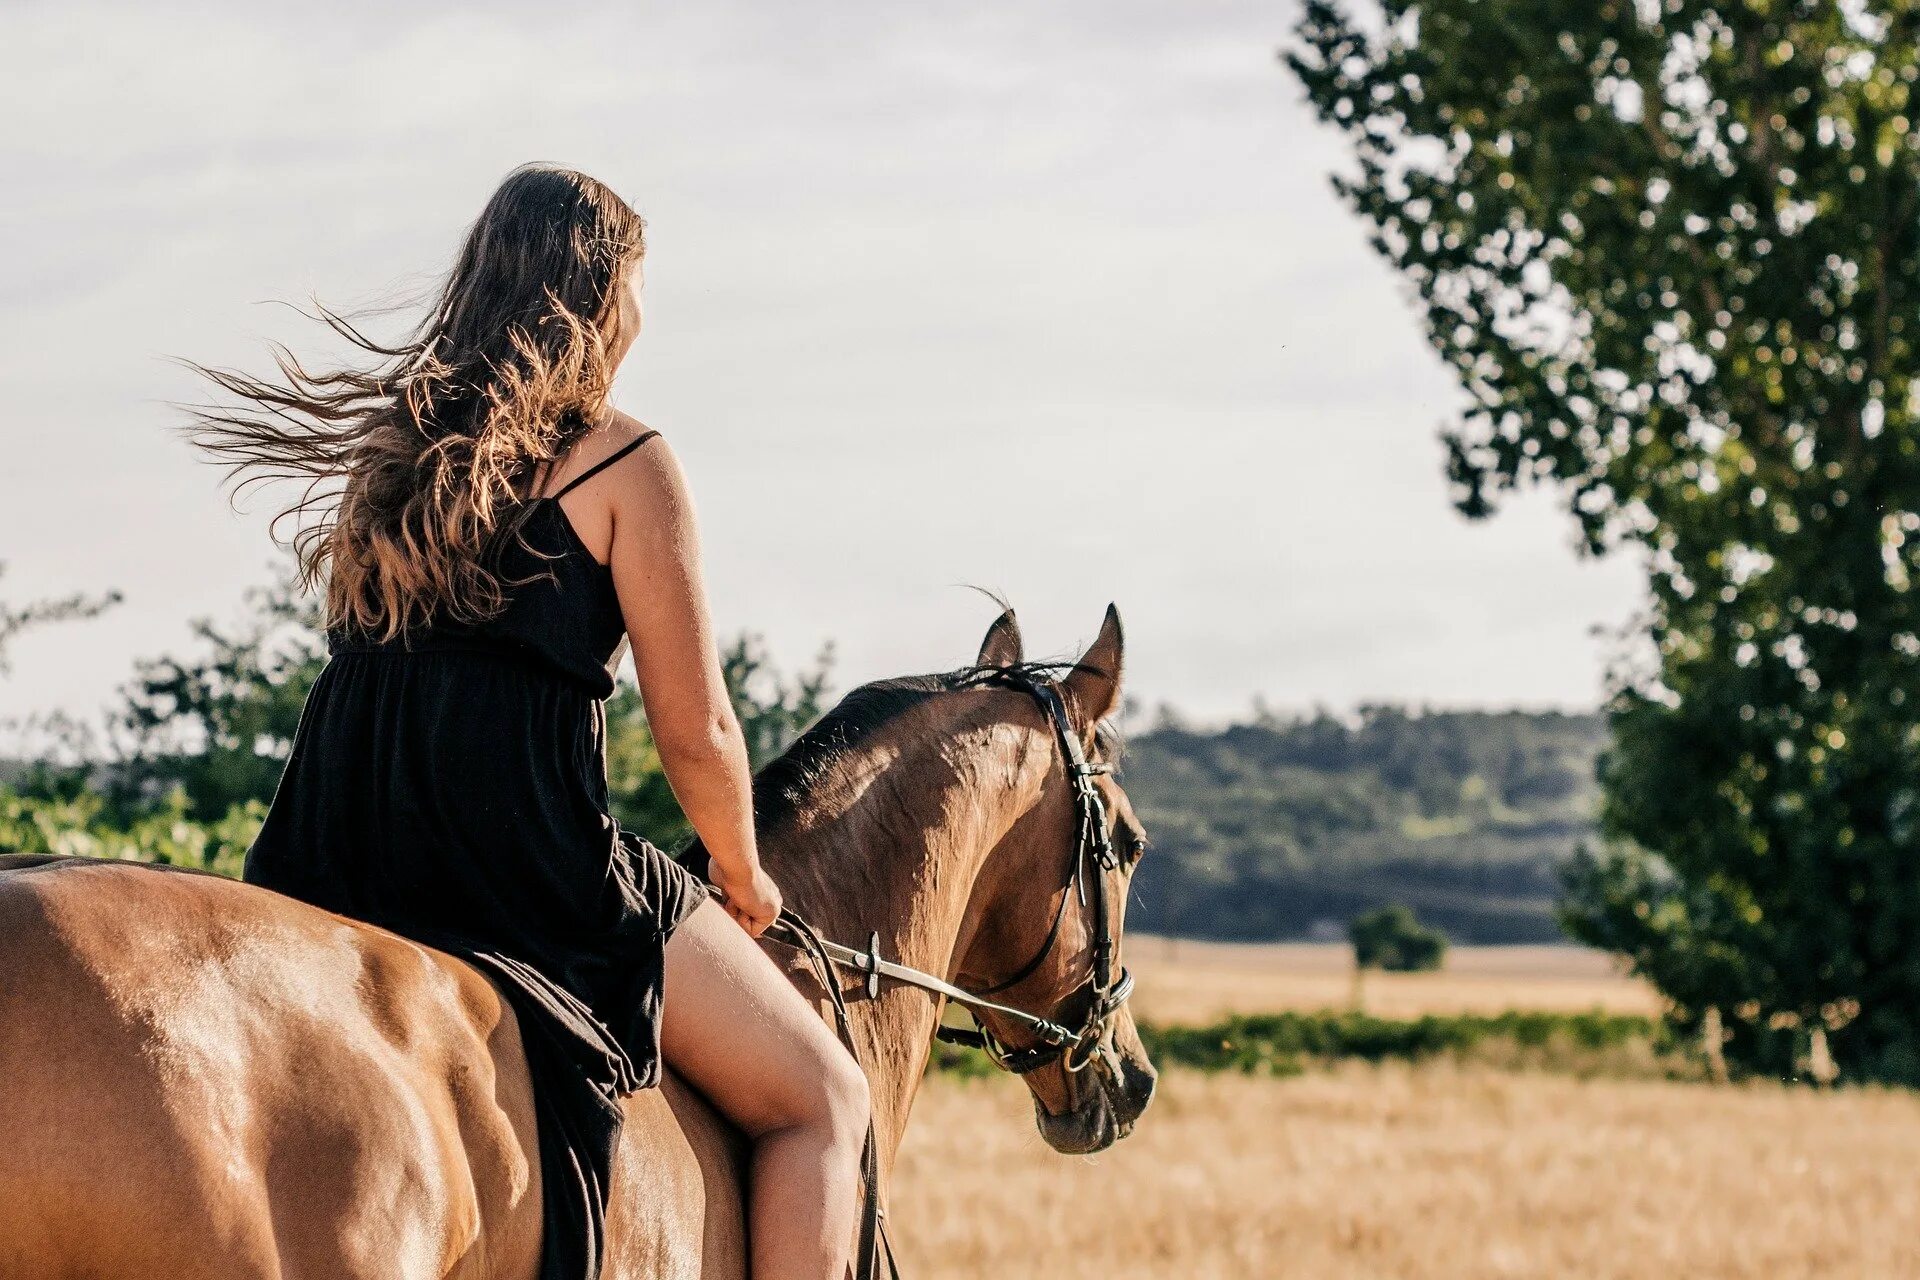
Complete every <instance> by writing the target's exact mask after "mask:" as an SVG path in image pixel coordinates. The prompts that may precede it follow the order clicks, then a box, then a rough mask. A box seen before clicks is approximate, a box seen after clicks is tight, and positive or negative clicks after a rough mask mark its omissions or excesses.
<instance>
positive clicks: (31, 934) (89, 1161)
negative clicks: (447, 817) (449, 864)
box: [0, 858, 539, 1280]
mask: <svg viewBox="0 0 1920 1280" xmlns="http://www.w3.org/2000/svg"><path fill="white" fill-rule="evenodd" d="M443 959H444V958H441V957H438V956H437V955H436V954H434V953H430V952H428V951H427V950H426V949H425V948H422V947H418V946H415V945H413V944H411V943H408V942H406V941H405V940H404V939H400V938H397V937H395V936H393V935H391V934H388V933H385V932H384V931H381V930H375V929H370V928H367V927H364V926H359V925H355V924H353V923H351V922H349V921H345V920H342V919H340V918H339V917H336V916H332V915H329V914H328V913H326V912H322V911H318V910H316V909H314V908H311V907H308V906H305V905H304V904H301V903H297V902H294V901H293V900H291V899H287V898H283V897H281V896H280V895H277V894H272V893H268V892H267V891H265V890H262V889H259V888H256V887H254V886H250V885H243V884H239V883H237V882H234V881H230V880H224V879H221V878H219V877H215V876H207V875H198V874H193V873H187V872H168V871H164V870H159V869H154V868H146V867H138V866H134V865H131V864H123V863H110V862H94V861H89V860H78V859H70V860H54V859H43V858H42V859H30V858H0V1079H4V1081H5V1082H6V1083H5V1087H4V1088H3V1089H0V1277H8V1278H11V1277H13V1276H16V1275H17V1276H23V1277H24V1276H34V1277H49V1278H52V1277H60V1276H68V1275H72V1276H81V1275H85V1276H89V1277H96V1276H97V1277H101V1278H103V1280H105V1278H107V1277H115V1278H117V1277H122V1276H128V1277H131V1276H151V1275H167V1274H172V1275H196V1276H206V1277H210V1278H219V1277H227V1276H233V1277H240V1276H246V1277H257V1276H262V1275H282V1276H287V1277H294V1276H304V1275H313V1276H321V1275H327V1276H342V1277H358V1276H367V1277H373V1276H381V1277H408V1278H411V1277H416V1276H418V1277H436V1278H437V1277H455V1276H487V1277H502V1278H503V1280H504V1278H505V1277H513V1280H520V1278H521V1277H529V1276H531V1275H532V1274H533V1267H534V1257H535V1252H536V1250H537V1247H538V1230H539V1225H538V1224H539V1189H538V1186H537V1180H536V1178H535V1176H534V1174H535V1166H534V1165H533V1163H532V1162H531V1160H530V1159H529V1157H528V1156H527V1155H526V1154H524V1153H527V1152H531V1151H532V1150H533V1145H532V1143H533V1112H532V1105H531V1096H530V1094H529V1092H528V1090H527V1082H526V1080H525V1072H524V1068H519V1069H516V1070H512V1071H496V1070H495V1065H494V1064H495V1063H496V1062H518V1060H519V1058H520V1044H519V1038H518V1031H517V1028H516V1025H515V1024H514V1022H513V1021H512V1018H511V1016H510V1014H509V1012H508V1011H507V1009H506V1007H505V1005H504V1003H503V1002H502V1001H501V1000H500V999H499V997H498V996H497V994H496V993H495V992H494V991H493V990H492V988H491V987H490V986H489V985H488V984H487V983H486V982H485V981H484V980H482V979H481V978H480V977H479V976H478V975H477V974H474V973H472V972H471V971H470V970H466V969H465V967H464V966H450V965H448V964H447V963H443Z"/></svg>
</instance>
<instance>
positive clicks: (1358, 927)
mask: <svg viewBox="0 0 1920 1280" xmlns="http://www.w3.org/2000/svg"><path fill="white" fill-rule="evenodd" d="M1347 937H1348V938H1349V939H1351V940H1352V942H1353V962H1354V964H1355V965H1357V966H1358V967H1360V968H1362V969H1389V970H1392V971H1394V972H1396V973H1421V972H1426V971H1428V970H1432V969H1438V968H1439V967H1440V966H1441V965H1442V964H1444V963H1445V962H1446V958H1447V935H1446V934H1444V933H1441V932H1440V931H1439V930H1438V929H1430V928H1428V927H1427V926H1426V925H1423V924H1421V923H1420V922H1419V921H1418V920H1417V919H1415V918H1414V914H1413V912H1412V910H1411V909H1409V908H1407V907H1403V906H1400V905H1398V904H1395V905H1393V906H1387V907H1380V908H1378V909H1376V910H1373V911H1368V912H1365V913H1364V914H1362V915H1358V916H1355V917H1354V918H1353V922H1352V923H1351V924H1349V925H1348V926H1347Z"/></svg>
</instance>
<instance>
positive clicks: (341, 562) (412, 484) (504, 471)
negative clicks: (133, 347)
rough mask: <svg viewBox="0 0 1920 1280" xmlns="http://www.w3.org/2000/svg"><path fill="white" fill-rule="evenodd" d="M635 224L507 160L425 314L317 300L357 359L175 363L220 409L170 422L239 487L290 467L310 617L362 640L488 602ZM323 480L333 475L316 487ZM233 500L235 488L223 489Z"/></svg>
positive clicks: (568, 406)
mask: <svg viewBox="0 0 1920 1280" xmlns="http://www.w3.org/2000/svg"><path fill="white" fill-rule="evenodd" d="M644 232H645V223H644V222H643V221H642V219H641V218H640V215H639V214H637V213H635V212H634V211H633V209H632V208H630V207H629V206H628V205H627V203H626V202H625V201H624V200H622V199H621V198H620V197H619V196H617V195H615V194H614V193H613V192H612V191H611V190H609V189H608V188H607V187H606V186H604V185H602V184H601V183H599V182H597V181H595V180H594V179H592V178H590V177H588V176H587V175H586V174H584V173H578V172H575V171H573V170H570V169H561V168H556V167H553V166H550V165H526V166H523V167H521V168H519V169H516V170H514V171H513V172H512V173H511V174H509V175H508V176H507V178H506V180H505V181H504V182H502V183H501V184H500V188H499V190H497V191H495V192H494V193H493V197H492V199H490V200H488V201H487V206H486V208H485V209H484V210H482V211H481V214H480V217H479V219H478V220H477V221H475V222H474V224H473V227H472V229H471V230H470V231H468V233H467V238H466V244H465V246H464V247H463V248H462V249H461V251H460V257H459V260H458V262H457V263H456V264H455V265H454V268H453V271H452V273H451V275H449V276H448V278H447V281H446V283H445V285H444V287H443V288H442V289H441V290H440V292H439V294H438V297H437V300H436V301H435V303H434V306H433V309H432V311H431V312H430V313H429V314H428V315H427V316H426V318H425V319H424V320H422V321H421V323H420V324H419V325H418V327H417V328H415V329H414V330H413V331H412V333H411V334H410V335H409V336H408V337H406V338H405V339H404V340H403V341H401V342H400V343H399V344H398V345H397V346H386V345H383V344H381V343H379V342H376V341H374V340H372V339H371V338H368V337H367V336H366V335H365V334H364V333H363V332H362V331H361V330H360V329H359V328H358V327H356V326H355V325H354V324H353V323H351V322H349V321H348V320H347V319H345V318H344V317H343V316H341V315H340V314H339V313H337V312H335V311H332V310H330V309H328V308H326V307H324V306H318V305H317V304H316V312H315V315H314V318H315V319H318V320H320V321H321V322H323V323H324V324H326V325H327V326H328V327H329V328H330V329H332V330H333V331H334V332H335V333H337V334H339V335H340V336H341V337H343V338H345V339H347V341H348V342H350V343H351V344H352V345H353V346H354V348H355V349H356V350H357V351H359V352H361V353H363V354H364V355H366V356H368V357H371V359H370V360H369V361H368V362H367V363H368V365H369V366H370V367H360V368H352V367H348V368H340V369H331V370H322V371H318V372H316V371H312V370H309V369H307V368H306V367H304V366H303V365H302V364H301V362H300V361H299V360H298V359H297V358H296V357H294V355H293V354H292V353H291V352H290V351H288V350H287V349H286V348H285V347H283V346H278V345H276V346H275V347H274V348H273V352H274V362H275V364H276V365H277V366H278V368H279V371H280V378H279V379H278V380H269V379H262V378H255V377H251V376H249V375H247V374H244V373H238V372H235V371H233V370H228V369H210V368H207V367H206V366H204V365H199V364H194V363H192V362H183V363H186V364H187V367H188V368H191V369H193V370H194V371H196V372H198V373H200V374H202V375H203V376H205V377H207V378H209V379H211V380H212V381H213V383H214V384H215V385H217V386H218V387H219V388H221V389H222V390H224V391H226V392H228V393H230V394H231V395H232V396H234V397H236V398H237V399H238V400H239V401H240V403H239V405H238V406H234V407H228V406H217V405H199V406H189V407H188V411H189V413H190V414H191V415H192V421H191V422H190V423H189V424H188V425H187V426H186V427H185V428H184V430H185V432H186V434H187V435H188V437H189V438H190V439H191V440H192V441H193V442H194V443H195V444H196V445H198V446H199V447H200V448H201V449H203V450H205V451H206V452H207V453H208V454H210V455H212V456H213V457H214V458H216V459H218V460H220V461H221V462H223V463H224V464H225V465H226V469H227V476H228V478H229V479H232V478H233V477H234V476H236V475H241V476H243V477H244V478H243V479H242V480H241V481H240V484H239V486H238V488H244V487H245V486H246V485H248V484H251V483H256V482H264V481H267V480H272V479H286V478H295V479H299V478H304V479H306V480H307V481H308V484H307V486H306V489H305V491H304V493H303V496H302V497H301V499H300V501H299V502H297V503H295V504H294V505H293V506H292V507H290V508H288V509H286V510H284V511H282V512H280V513H279V515H277V516H276V517H275V518H274V521H273V525H272V529H273V531H274V533H273V536H274V537H275V538H276V539H278V536H279V534H278V529H279V525H280V522H281V521H282V520H285V519H288V518H294V519H296V520H298V519H300V518H302V517H305V516H313V517H316V518H314V519H312V520H311V522H309V523H306V524H305V527H303V528H302V529H300V530H299V532H298V533H297V534H296V536H295V537H294V539H293V542H292V546H293V550H294V552H295V555H296V557H297V559H298V562H299V576H300V582H301V585H302V586H303V587H305V588H306V589H308V590H316V589H321V588H322V585H323V584H324V592H325V607H324V618H325V624H326V626H327V627H328V628H329V629H333V628H340V629H343V630H346V631H352V632H357V633H359V634H361V635H364V636H368V637H373V638H377V639H381V640H388V639H392V638H393V637H395V636H397V635H399V634H401V633H402V632H404V631H406V630H408V629H410V628H412V627H414V626H415V625H417V624H420V623H424V622H426V621H427V620H429V619H432V618H437V617H444V618H450V619H453V620H455V621H459V622H475V621H480V620H483V619H485V618H488V617H492V616H495V615H497V614H498V613H499V612H500V610H501V609H502V608H504V607H505V604H506V592H507V589H508V588H509V587H511V586H513V585H517V581H518V580H516V581H508V580H506V579H503V578H502V577H501V576H500V574H499V572H498V566H497V564H496V563H495V562H496V560H497V556H498V553H499V552H500V550H501V549H502V547H503V546H504V544H505V540H506V539H507V538H510V537H513V536H516V535H517V533H518V531H519V528H520V523H521V521H522V520H524V519H525V518H526V516H527V515H528V514H530V513H531V511H532V509H533V508H532V504H531V503H528V502H525V501H524V500H523V497H524V491H525V486H526V485H527V484H529V483H530V479H531V477H532V475H533V474H534V471H535V469H536V468H537V467H538V466H539V465H540V464H541V463H543V462H551V461H552V460H554V459H555V458H557V457H559V456H560V455H561V454H562V453H563V452H565V450H566V447H567V446H568V445H569V444H571V443H572V441H573V440H575V439H576V438H578V437H579V436H580V435H581V434H582V433H583V432H585V431H586V430H587V429H588V427H589V423H590V420H591V418H592V417H593V416H594V415H595V414H596V413H597V411H598V410H599V408H600V406H601V404H602V403H603V402H604V401H605V398H606V395H607V391H608V387H609V383H610V382H611V380H612V376H613V369H612V367H611V366H612V356H613V353H614V352H615V351H617V350H619V349H620V346H619V343H620V339H621V335H620V334H619V332H618V329H619V325H620V315H621V309H620V294H621V290H622V288H623V287H624V286H625V284H626V281H627V275H628V273H629V272H631V271H633V270H635V269H636V268H637V266H638V264H639V261H640V258H641V255H642V253H643V252H644V251H645V239H644ZM336 481H337V482H339V483H334V482H336ZM236 497H237V491H236Z"/></svg>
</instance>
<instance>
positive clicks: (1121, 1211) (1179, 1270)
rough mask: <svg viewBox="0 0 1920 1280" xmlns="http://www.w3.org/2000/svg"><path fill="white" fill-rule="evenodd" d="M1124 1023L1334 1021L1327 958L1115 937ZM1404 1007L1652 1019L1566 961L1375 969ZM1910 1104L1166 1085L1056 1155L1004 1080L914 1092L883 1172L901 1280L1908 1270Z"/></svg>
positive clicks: (1897, 1099) (1594, 974) (1501, 952)
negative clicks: (1119, 944)
mask: <svg viewBox="0 0 1920 1280" xmlns="http://www.w3.org/2000/svg"><path fill="white" fill-rule="evenodd" d="M1128 948H1129V951H1128V960H1129V963H1130V964H1132V965H1133V966H1135V968H1136V969H1137V971H1138V972H1139V976H1140V994H1139V1002H1140V1009H1139V1011H1140V1013H1141V1014H1142V1016H1145V1017H1150V1018H1155V1019H1160V1020H1163V1021H1183V1022H1195V1021H1201V1020H1204V1019H1210V1018H1214V1017H1218V1016H1220V1015H1222V1014H1224V1013H1228V1012H1257V1011H1260V1010H1263V1009H1277V1008H1284V1007H1295V1008H1319V1007H1326V1006H1336V1007H1338V1006H1345V1005H1347V1004H1348V1003H1350V1001H1351V998H1352V973H1351V965H1350V962H1349V961H1348V958H1347V957H1348V954H1349V953H1348V951H1347V949H1346V948H1344V947H1333V946H1327V947H1292V946H1281V947H1215V946H1208V945H1206V944H1198V943H1190V942H1178V943H1171V942H1165V941H1163V940H1154V939H1144V940H1142V939H1130V940H1129V943H1128ZM1363 999H1364V1004H1365V1007H1366V1008H1368V1009H1369V1010H1371V1011H1372V1012H1374V1013H1378V1014H1382V1015H1386V1016H1394V1017H1405V1016H1412V1015H1415V1014H1419V1013H1423V1012H1461V1011H1474V1012H1494V1011H1498V1010H1501V1009H1507V1008H1553V1009H1583V1008H1591V1007H1594V1006H1595V1005H1598V1006H1600V1007H1602V1008H1606V1009H1610V1010H1615V1011H1621V1012H1653V1011H1654V1010H1655V1009H1656V1008H1657V1002H1656V1000H1655V998H1654V996H1653V994H1652V993H1651V992H1650V991H1649V990H1648V989H1647V988H1645V987H1644V986H1642V985H1641V984H1639V983H1636V982H1633V981H1630V980H1628V979H1626V978H1623V977H1620V976H1618V975H1617V974H1615V973H1614V972H1613V970H1612V968H1611V967H1610V965H1609V964H1608V962H1607V961H1606V960H1605V959H1604V958H1603V957H1600V956H1596V955H1593V954H1591V953H1586V952H1580V951H1575V950H1572V949H1568V948H1553V947H1547V948H1478V949H1476V948H1459V949H1456V950H1455V951H1454V953H1453V954H1452V956H1451V957H1450V960H1449V968H1448V970H1447V971H1445V972H1442V973H1438V974H1420V975H1380V974H1368V975H1367V978H1366V986H1365V988H1364V992H1363ZM1916 1150H1920V1094H1914V1093H1903V1092H1897V1091H1890V1090H1874V1089H1846V1090H1841V1091H1838V1092H1831V1093H1822V1092H1817V1091H1814V1090H1811V1089H1800V1088H1787V1087H1782V1086H1778V1085H1748V1086H1718V1087H1716V1086H1711V1085H1705V1084H1683V1083H1673V1082H1668V1081H1659V1080H1617V1079H1594V1080H1579V1079H1574V1078H1571V1077H1565V1076H1552V1075H1541V1074H1528V1073H1523V1072H1518V1071H1503V1070H1499V1069H1496V1068H1494V1067H1490V1066H1487V1065H1473V1066H1463V1065H1459V1064H1451V1063H1436V1064H1432V1065H1425V1066H1418V1067H1408V1066H1404V1065H1388V1066H1382V1067H1368V1066H1364V1065H1360V1064H1347V1065H1342V1066H1339V1067H1335V1068H1330V1069H1320V1070H1310V1071H1309V1072H1308V1073H1307V1074H1305V1075H1302V1076H1299V1077H1295V1078H1290V1079H1263V1078H1260V1079H1256V1078H1248V1077H1243V1076H1237V1075H1217V1076H1208V1075H1201V1074H1198V1073H1195V1072H1191V1071H1184V1070H1180V1071H1173V1072H1169V1073H1167V1074H1165V1075H1164V1076H1163V1078H1162V1084H1161V1089H1160V1093H1159V1096H1158V1097H1157V1098H1156V1100H1155V1102H1154V1104H1153V1107H1152V1109H1151V1110H1150V1111H1149V1112H1148V1114H1147V1116H1146V1117H1145V1118H1144V1120H1143V1121H1142V1122H1141V1125H1140V1127H1139V1129H1138V1130H1137V1131H1136V1132H1135V1133H1134V1135H1133V1136H1132V1137H1130V1138H1128V1139H1127V1140H1126V1141H1125V1142H1123V1143H1121V1144H1120V1145H1119V1146H1118V1147H1116V1148H1114V1149H1113V1150H1111V1151H1108V1152H1105V1153H1103V1154H1101V1155H1099V1156H1093V1157H1065V1156H1060V1155H1056V1154H1054V1153H1053V1152H1051V1151H1049V1150H1047V1148H1046V1147H1045V1146H1044V1144H1043V1143H1042V1142H1041V1141H1040V1139H1039V1137H1038V1135H1037V1134H1036V1133H1035V1132H1034V1129H1033V1125H1032V1121H1031V1118H1030V1113H1029V1104H1028V1103H1027V1101H1026V1097H1025V1094H1024V1092H1023V1090H1022V1089H1021V1087H1020V1085H1019V1084H1018V1083H1017V1082H1015V1081H1012V1080H1007V1079H1000V1078H996V1079H991V1080H963V1079H957V1078H954V1077H947V1076H936V1077H934V1078H932V1079H930V1080H929V1081H928V1082H927V1085H926V1090H925V1092H924V1093H923V1094H922V1097H921V1101H920V1103H919V1104H918V1106H917V1107H916V1110H915V1115H914V1123H913V1127H912V1130H911V1131H910V1132H909V1135H908V1139H907V1144H906V1147H905V1149H904V1150H903V1152H902V1155H901V1163H900V1166H899V1168H898V1170H897V1171H896V1174H895V1178H894V1191H893V1205H894V1207H893V1212H892V1220H893V1224H894V1235H895V1239H896V1243H897V1244H898V1245H899V1247H900V1251H901V1254H902V1262H903V1264H904V1265H905V1267H906V1269H907V1273H908V1274H909V1275H912V1276H914V1277H917V1278H918V1280H974V1278H975V1277H980V1278H984V1277H993V1278H994V1280H1003V1278H1004V1277H1008V1276H1022V1277H1024V1276H1047V1277H1059V1278H1061V1280H1074V1278H1079V1277H1084V1278H1085V1280H1146V1278H1147V1277H1154V1278H1156V1280H1158V1278H1161V1277H1179V1278H1180V1280H1211V1278H1212V1277H1284V1278H1289V1280H1291V1278H1294V1277H1299V1278H1302V1280H1346V1278H1349V1277H1354V1278H1358V1277H1368V1278H1372V1277H1379V1278H1381V1280H1389V1278H1391V1280H1489V1278H1503V1277H1515V1278H1518V1277H1526V1278H1528V1280H1532V1278H1534V1277H1543V1278H1545V1277H1596V1278H1600V1277H1622V1278H1625V1277H1659V1278H1661V1280H1666V1278H1668V1277H1714V1278H1719V1277H1727V1278H1741V1280H1746V1278H1751V1280H1763V1278H1764V1280H1790V1278H1792V1277H1821V1278H1822V1280H1828V1278H1832V1280H1840V1278H1847V1280H1852V1278H1855V1277H1859V1278H1861V1280H1880V1278H1887V1280H1899V1278H1903V1277H1916V1278H1920V1182H1916V1179H1915V1177H1914V1175H1913V1172H1912V1168H1913V1162H1914V1154H1913V1153H1914V1152H1915V1151H1916Z"/></svg>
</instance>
